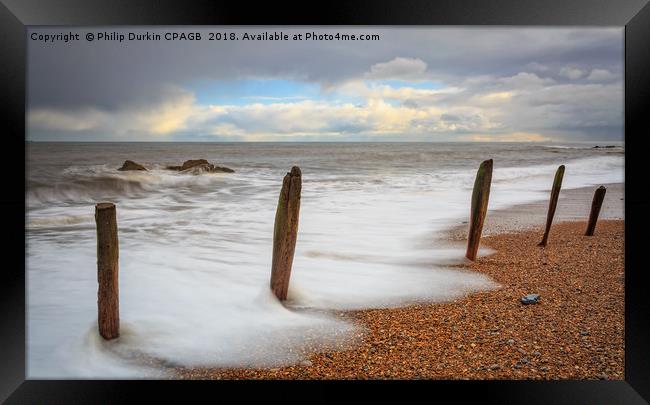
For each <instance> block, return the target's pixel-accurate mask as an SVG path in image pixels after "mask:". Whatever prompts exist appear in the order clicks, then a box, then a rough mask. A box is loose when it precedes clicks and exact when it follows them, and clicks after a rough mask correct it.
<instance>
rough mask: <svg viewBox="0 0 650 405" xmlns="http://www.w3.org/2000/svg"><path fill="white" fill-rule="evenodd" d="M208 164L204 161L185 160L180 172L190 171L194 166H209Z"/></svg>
mask: <svg viewBox="0 0 650 405" xmlns="http://www.w3.org/2000/svg"><path fill="white" fill-rule="evenodd" d="M209 164H210V163H209V162H208V161H207V160H205V159H195V160H186V161H185V162H183V165H182V166H181V169H180V170H181V171H183V170H187V169H191V168H193V167H195V166H201V165H209Z"/></svg>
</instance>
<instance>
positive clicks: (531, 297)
mask: <svg viewBox="0 0 650 405" xmlns="http://www.w3.org/2000/svg"><path fill="white" fill-rule="evenodd" d="M538 302H539V294H528V295H526V296H525V297H521V303H522V304H526V305H528V304H537V303H538Z"/></svg>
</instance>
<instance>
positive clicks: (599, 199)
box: [585, 186, 607, 236]
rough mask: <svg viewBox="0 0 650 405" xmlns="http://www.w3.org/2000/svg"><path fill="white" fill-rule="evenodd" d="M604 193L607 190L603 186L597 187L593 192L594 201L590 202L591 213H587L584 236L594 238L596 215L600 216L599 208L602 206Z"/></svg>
mask: <svg viewBox="0 0 650 405" xmlns="http://www.w3.org/2000/svg"><path fill="white" fill-rule="evenodd" d="M605 192H607V189H606V188H605V187H603V186H600V187H598V188H597V189H596V191H595V192H594V199H593V200H592V201H591V212H590V213H589V222H588V223H587V232H585V236H594V230H596V222H597V221H598V214H600V207H602V206H603V200H604V199H605Z"/></svg>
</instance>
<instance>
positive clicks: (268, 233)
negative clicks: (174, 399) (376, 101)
mask: <svg viewBox="0 0 650 405" xmlns="http://www.w3.org/2000/svg"><path fill="white" fill-rule="evenodd" d="M408 148H413V149H412V150H413V153H411V152H409V153H411V154H410V155H409V156H411V157H412V160H411V161H409V164H410V166H409V167H404V168H401V167H398V166H399V165H400V164H401V163H400V162H401V161H400V159H398V158H394V157H393V158H391V159H392V160H391V161H390V162H388V160H387V158H386V157H385V156H393V155H391V153H392V152H393V151H391V150H390V149H389V150H388V152H385V153H384V155H379V156H378V157H374V156H373V158H372V159H370V158H369V157H366V159H367V161H363V160H362V159H359V158H354V159H353V158H349V160H348V161H346V160H345V159H346V158H345V156H344V155H345V149H341V150H340V152H341V154H340V155H333V156H332V157H331V158H330V159H329V160H324V161H323V162H320V163H314V161H313V160H310V159H315V158H305V157H302V159H303V160H302V161H301V160H300V159H301V155H300V153H308V152H309V150H308V152H304V151H302V152H300V151H298V152H292V151H289V152H283V153H284V155H283V159H282V160H281V161H282V162H286V161H287V160H289V159H287V156H292V154H296V156H294V158H295V161H297V162H298V163H299V164H300V165H301V167H302V169H303V191H302V203H301V216H300V225H299V236H298V243H297V247H296V256H295V261H294V265H293V272H292V276H291V284H290V290H289V302H288V305H287V306H286V307H285V306H283V305H281V304H280V303H278V302H277V301H276V300H275V298H273V296H272V295H271V293H270V292H269V288H268V282H269V275H270V263H271V243H272V230H273V220H274V216H275V206H276V203H277V197H278V192H279V189H280V186H281V182H282V176H283V175H284V173H285V172H286V171H287V170H288V169H289V167H290V165H289V167H285V165H284V164H278V163H277V162H276V161H275V160H273V159H274V157H273V156H271V155H269V157H267V156H266V155H262V156H263V157H262V158H260V159H268V160H269V161H270V162H271V163H268V164H267V163H264V162H258V161H256V160H254V159H253V158H250V157H248V156H249V155H247V154H246V153H243V152H242V157H241V158H240V159H241V160H240V162H241V163H240V165H239V166H238V165H237V161H235V162H232V163H231V164H229V166H232V167H233V168H234V169H235V170H236V173H233V174H216V175H201V176H192V175H183V174H179V173H175V172H168V171H165V170H163V169H162V168H161V167H162V163H160V164H158V166H156V167H153V168H152V169H153V170H151V171H148V172H142V173H134V172H118V171H116V170H115V165H93V164H89V165H86V166H84V165H75V166H66V167H65V168H64V169H63V170H61V171H60V172H59V173H58V174H56V177H53V178H51V179H49V180H47V181H45V180H43V179H41V177H45V175H40V176H41V177H39V176H37V175H34V176H33V177H32V179H31V180H32V181H33V184H35V186H34V187H32V188H31V189H28V192H27V199H28V207H29V212H28V215H27V218H26V224H27V229H28V234H27V239H28V241H27V258H26V259H27V271H28V272H27V274H28V280H27V281H28V375H29V377H30V378H60V377H81V378H93V377H113V378H114V377H125V378H138V377H159V376H162V375H163V373H165V372H166V371H165V370H166V367H168V366H175V365H181V366H231V367H243V366H251V365H256V366H275V365H282V364H290V363H295V362H298V361H300V359H302V358H303V351H302V349H303V348H307V349H309V350H324V349H328V348H329V349H336V348H338V347H345V345H352V344H354V342H355V339H357V338H358V337H359V336H360V335H362V334H363V333H364V331H363V330H360V329H358V328H357V327H356V326H355V325H352V324H350V323H348V322H346V321H343V320H342V318H341V317H339V316H337V311H341V310H348V309H364V308H382V307H394V306H399V305H404V304H407V303H412V302H442V301H448V300H452V299H457V298H461V297H463V296H464V295H465V294H470V293H473V292H476V291H481V290H486V289H493V288H498V285H497V284H496V283H495V282H494V281H492V280H490V279H489V278H488V277H486V276H484V275H482V274H479V273H475V272H470V271H464V270H459V269H455V268H454V269H451V268H447V267H445V265H447V264H452V263H460V262H462V261H463V260H464V259H463V255H464V246H463V245H462V244H458V245H456V244H449V243H444V244H443V243H441V242H436V241H435V239H434V238H433V237H435V236H440V235H442V234H443V233H444V231H445V230H446V229H447V228H449V227H450V226H453V225H457V224H459V223H460V222H461V221H463V220H466V219H467V218H466V217H467V215H468V212H469V206H468V204H469V200H470V195H471V188H472V184H473V181H474V176H475V174H476V165H477V162H480V160H482V159H483V158H487V157H486V156H475V155H472V156H471V157H467V158H465V159H466V160H467V161H463V162H464V163H463V164H462V165H458V164H456V167H452V166H453V164H454V163H455V161H451V160H450V161H448V163H446V162H441V163H440V164H439V166H438V167H436V168H432V167H429V166H427V165H428V164H429V163H428V162H429V161H430V160H431V159H432V156H434V157H436V156H438V155H436V153H437V152H436V151H435V150H434V151H421V150H418V148H417V147H415V146H413V147H408ZM408 148H407V149H406V150H407V151H410V150H411V149H408ZM587 152H588V151H587ZM251 153H258V154H259V153H260V152H255V151H253V152H251ZM309 153H311V152H309ZM395 153H397V152H395ZM499 153H506V152H503V151H500V150H499ZM567 153H578V152H576V151H568V152H567ZM341 155H343V156H341ZM554 155H555V154H553V156H554ZM194 156H195V155H194ZM310 156H311V155H310ZM398 156H399V155H398ZM458 156H461V157H460V158H458V159H461V160H462V159H464V158H463V155H462V153H461V154H460V155H458ZM192 157H193V156H192ZM278 160H280V159H278ZM332 161H335V163H332ZM346 162H347V163H346ZM387 162H388V163H387ZM355 164H356V165H357V166H356V168H357V169H355V170H348V166H346V165H355ZM556 168H557V164H556V163H555V162H551V161H549V162H544V161H538V162H537V163H536V164H532V165H531V164H526V162H520V161H516V160H507V159H504V158H501V159H499V160H495V165H494V173H493V186H492V191H491V194H490V209H496V208H501V207H507V206H508V205H512V204H517V203H522V202H528V201H534V200H538V199H546V198H547V197H548V190H549V188H550V185H551V183H552V178H553V174H554V172H555V170H556ZM614 182H623V156H622V154H602V155H598V156H591V155H590V156H589V157H582V158H572V159H570V160H567V161H566V173H565V178H564V188H577V187H582V186H588V185H596V184H601V183H614ZM104 199H106V200H110V201H114V202H116V203H117V206H118V211H117V213H118V214H117V215H118V223H119V238H120V311H121V313H120V316H121V326H122V336H121V337H120V338H119V339H118V340H117V341H114V342H104V341H102V340H101V339H99V338H97V333H96V293H97V283H96V258H95V253H96V246H95V243H96V241H95V227H94V218H93V204H94V203H95V202H96V201H99V200H104ZM480 253H481V254H487V253H488V252H487V251H486V250H484V249H482V250H481V252H480ZM341 345H343V346H341Z"/></svg>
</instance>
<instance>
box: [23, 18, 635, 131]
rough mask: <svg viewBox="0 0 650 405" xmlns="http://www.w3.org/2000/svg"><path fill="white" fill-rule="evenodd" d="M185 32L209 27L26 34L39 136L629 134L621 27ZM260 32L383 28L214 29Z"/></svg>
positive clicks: (32, 125) (31, 126) (31, 121)
mask: <svg viewBox="0 0 650 405" xmlns="http://www.w3.org/2000/svg"><path fill="white" fill-rule="evenodd" d="M174 30H175V31H184V32H197V31H198V32H201V35H202V38H203V39H202V40H201V41H142V42H122V43H119V42H109V41H93V42H87V41H85V40H83V38H84V35H85V33H87V32H98V31H102V30H97V29H95V28H90V29H83V28H80V29H77V30H76V31H77V32H79V33H81V38H82V40H81V41H77V42H69V43H64V42H57V43H54V44H52V43H43V42H39V41H31V40H28V106H27V127H28V140H33V141H58V140H61V141H312V140H313V141H364V140H368V141H587V140H589V141H595V140H613V141H621V140H622V139H623V49H624V48H623V29H622V28H516V27H512V28H507V27H497V28H462V27H442V28H441V27H432V28H399V27H395V28H386V27H382V28H372V27H367V28H355V27H348V28H344V27H337V28H336V29H330V28H310V27H305V28H292V29H283V28H280V27H272V28H269V29H264V30H262V29H259V28H239V29H233V28H228V29H226V28H223V27H221V28H219V27H214V28H200V29H199V28H195V27H190V28H186V29H182V30H181V29H174ZM61 31H62V30H61V28H31V29H30V31H29V32H30V33H31V32H37V33H58V32H61ZM146 31H148V32H150V33H153V32H158V33H164V32H168V31H171V30H170V29H161V28H153V27H150V28H148V29H147V28H142V27H138V28H119V29H111V28H107V29H104V30H103V32H108V33H112V32H120V33H124V34H126V33H128V32H146ZM263 31H269V32H273V31H282V32H284V33H287V34H289V35H293V34H294V33H305V32H320V33H325V32H329V33H336V32H340V33H355V34H358V33H369V34H379V36H380V39H379V40H378V41H363V42H361V41H345V42H344V41H311V40H310V41H284V42H279V41H242V40H240V41H208V40H207V38H208V32H236V33H237V34H238V35H242V34H243V33H244V32H249V33H259V32H263Z"/></svg>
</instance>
